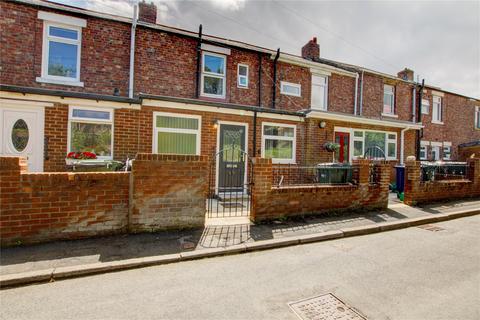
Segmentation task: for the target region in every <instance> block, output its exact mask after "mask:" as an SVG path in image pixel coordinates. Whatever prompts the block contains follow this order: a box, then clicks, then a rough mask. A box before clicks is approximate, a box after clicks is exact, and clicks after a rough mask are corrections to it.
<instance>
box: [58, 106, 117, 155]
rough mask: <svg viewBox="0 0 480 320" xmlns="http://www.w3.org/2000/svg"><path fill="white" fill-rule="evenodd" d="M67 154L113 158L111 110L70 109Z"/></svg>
mask: <svg viewBox="0 0 480 320" xmlns="http://www.w3.org/2000/svg"><path fill="white" fill-rule="evenodd" d="M68 119H69V128H68V135H69V138H68V151H67V153H68V152H72V151H73V152H85V151H88V152H93V153H95V154H96V155H97V158H98V159H112V156H113V109H100V108H86V107H70V113H69V117H68Z"/></svg>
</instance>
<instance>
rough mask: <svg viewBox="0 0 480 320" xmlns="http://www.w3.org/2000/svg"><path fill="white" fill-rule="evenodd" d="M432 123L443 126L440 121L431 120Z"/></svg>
mask: <svg viewBox="0 0 480 320" xmlns="http://www.w3.org/2000/svg"><path fill="white" fill-rule="evenodd" d="M432 123H433V124H442V125H443V122H441V121H435V120H432Z"/></svg>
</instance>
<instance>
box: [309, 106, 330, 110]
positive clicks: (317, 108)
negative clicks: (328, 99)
mask: <svg viewBox="0 0 480 320" xmlns="http://www.w3.org/2000/svg"><path fill="white" fill-rule="evenodd" d="M310 110H315V111H328V107H327V108H320V107H315V106H310Z"/></svg>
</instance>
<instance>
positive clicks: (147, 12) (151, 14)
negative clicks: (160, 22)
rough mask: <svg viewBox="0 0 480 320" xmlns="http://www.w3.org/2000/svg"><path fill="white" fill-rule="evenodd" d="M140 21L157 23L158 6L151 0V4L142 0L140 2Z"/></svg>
mask: <svg viewBox="0 0 480 320" xmlns="http://www.w3.org/2000/svg"><path fill="white" fill-rule="evenodd" d="M138 21H142V22H148V23H153V24H155V23H157V6H156V5H155V4H154V3H153V2H150V3H149V4H148V3H146V2H145V0H142V1H140V2H139V3H138Z"/></svg>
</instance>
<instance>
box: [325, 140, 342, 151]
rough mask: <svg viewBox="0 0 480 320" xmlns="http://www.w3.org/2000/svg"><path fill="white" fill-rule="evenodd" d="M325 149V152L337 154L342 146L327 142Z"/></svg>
mask: <svg viewBox="0 0 480 320" xmlns="http://www.w3.org/2000/svg"><path fill="white" fill-rule="evenodd" d="M323 147H324V148H325V150H327V151H328V152H335V151H337V150H338V149H339V148H340V145H339V144H338V143H335V142H326V143H325V144H324V145H323Z"/></svg>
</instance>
